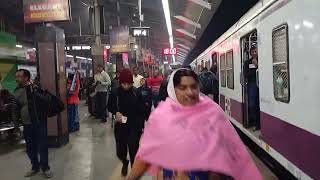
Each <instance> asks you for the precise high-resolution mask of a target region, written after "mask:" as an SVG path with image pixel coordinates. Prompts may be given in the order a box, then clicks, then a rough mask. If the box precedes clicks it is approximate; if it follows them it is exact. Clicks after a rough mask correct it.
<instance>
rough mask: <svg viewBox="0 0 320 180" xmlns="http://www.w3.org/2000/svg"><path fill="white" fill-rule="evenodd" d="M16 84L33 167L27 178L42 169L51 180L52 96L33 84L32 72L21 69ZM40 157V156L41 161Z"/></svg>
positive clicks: (17, 73)
mask: <svg viewBox="0 0 320 180" xmlns="http://www.w3.org/2000/svg"><path fill="white" fill-rule="evenodd" d="M16 82H17V84H18V87H17V88H16V89H15V91H14V94H15V97H16V99H17V103H18V106H19V110H20V117H21V119H22V122H23V135H24V138H25V141H26V149H27V154H28V157H29V159H30V161H31V165H32V168H31V170H30V171H28V172H27V173H26V174H25V177H31V176H34V175H36V174H37V173H38V172H39V171H40V169H41V170H42V173H43V176H44V177H45V178H51V177H52V172H51V171H50V167H49V163H48V141H47V118H48V115H49V114H50V112H49V111H48V109H49V108H50V105H49V104H50V95H49V94H48V93H46V92H45V91H44V90H42V89H41V88H39V87H37V86H36V85H34V84H32V83H31V81H30V72H29V71H28V70H26V69H20V70H18V71H17V72H16ZM38 155H40V161H39V158H38Z"/></svg>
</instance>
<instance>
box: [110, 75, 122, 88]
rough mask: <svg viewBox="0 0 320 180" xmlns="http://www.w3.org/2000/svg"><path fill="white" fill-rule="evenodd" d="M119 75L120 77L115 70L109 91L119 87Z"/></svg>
mask: <svg viewBox="0 0 320 180" xmlns="http://www.w3.org/2000/svg"><path fill="white" fill-rule="evenodd" d="M119 77H120V72H119V71H117V72H116V76H115V77H114V78H113V79H112V81H111V92H114V91H116V90H117V89H118V88H119V86H120V83H119Z"/></svg>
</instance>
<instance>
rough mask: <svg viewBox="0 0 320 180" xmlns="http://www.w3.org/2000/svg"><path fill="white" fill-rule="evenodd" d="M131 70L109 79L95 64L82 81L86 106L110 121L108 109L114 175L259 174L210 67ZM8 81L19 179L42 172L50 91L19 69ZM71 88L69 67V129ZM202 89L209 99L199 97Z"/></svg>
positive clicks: (75, 90)
mask: <svg viewBox="0 0 320 180" xmlns="http://www.w3.org/2000/svg"><path fill="white" fill-rule="evenodd" d="M138 72H139V71H138V68H137V67H134V68H132V70H130V69H124V70H122V71H121V72H117V73H116V75H115V77H114V78H112V79H111V78H110V76H109V75H108V73H107V72H105V70H104V67H103V66H102V65H98V66H97V73H96V75H95V76H94V78H92V79H89V80H88V81H87V82H86V85H85V88H86V95H87V96H88V99H87V103H88V107H89V112H90V113H91V114H92V115H94V116H95V117H96V119H99V120H101V122H102V123H105V122H107V119H111V118H108V115H109V113H110V114H112V117H114V119H115V126H114V135H115V141H116V147H115V148H116V156H117V157H118V158H119V160H120V161H121V162H122V170H121V175H122V176H124V177H126V178H127V179H128V180H137V179H140V178H141V177H142V176H143V175H144V173H145V172H147V171H149V173H150V174H152V175H154V176H155V177H157V179H179V178H180V179H200V180H213V179H240V180H244V179H256V180H259V179H262V178H261V175H260V173H259V171H258V169H257V168H256V166H255V164H254V162H253V161H252V159H251V158H250V155H249V154H248V152H247V150H246V148H245V146H244V145H243V143H242V142H241V140H240V138H239V137H238V135H237V133H236V131H235V130H234V129H233V127H232V125H231V123H230V122H229V121H228V120H227V118H226V116H225V115H224V112H223V111H222V109H221V108H220V107H219V105H218V101H219V78H218V73H217V67H216V66H213V67H212V68H211V69H210V70H208V69H206V68H204V69H203V70H202V72H201V73H200V75H197V74H196V73H195V72H194V71H192V70H191V68H190V67H186V68H181V69H177V70H175V71H173V72H171V71H169V72H167V73H166V75H165V76H161V75H160V73H159V71H158V70H155V71H154V74H152V75H151V76H150V75H149V74H148V73H146V72H145V73H144V74H143V76H142V75H139V73H138ZM16 81H17V85H18V86H17V88H16V90H15V91H14V93H13V94H10V93H9V92H8V91H7V90H1V93H0V97H1V98H0V112H4V111H8V110H9V111H10V113H9V114H7V115H8V117H10V118H11V119H10V120H12V121H18V120H19V119H21V121H22V122H21V123H22V125H23V131H24V132H23V134H24V138H25V140H26V149H27V155H28V157H29V159H30V161H31V165H32V166H31V170H30V171H28V172H27V173H26V174H25V177H31V176H33V175H35V174H37V173H38V172H39V171H40V170H42V172H43V175H44V177H46V178H50V177H52V175H53V174H52V172H51V171H50V167H49V162H48V143H47V118H48V116H49V114H52V112H48V111H50V108H49V104H50V103H52V101H51V98H52V95H51V94H50V93H48V92H46V91H45V90H43V89H41V87H40V86H39V85H38V84H35V83H32V82H31V80H30V72H29V71H27V70H24V69H20V70H18V71H17V73H16ZM79 90H80V75H79V73H78V72H77V71H75V73H73V74H69V75H68V80H67V109H68V122H69V132H75V131H79V130H80V116H79V111H78V104H79V102H80V100H79ZM203 94H204V95H203ZM210 94H211V95H212V97H211V98H209V97H208V96H205V95H210ZM215 102H216V103H215ZM152 109H154V110H152ZM56 113H57V112H56ZM128 154H129V159H127V157H128ZM38 156H39V157H40V160H39V159H38ZM129 163H130V166H131V171H130V173H129V171H128V168H129V167H128V166H129Z"/></svg>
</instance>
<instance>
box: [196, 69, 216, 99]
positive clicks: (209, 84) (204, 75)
mask: <svg viewBox="0 0 320 180" xmlns="http://www.w3.org/2000/svg"><path fill="white" fill-rule="evenodd" d="M199 81H200V91H201V92H202V93H203V94H205V95H209V94H213V89H214V83H215V81H216V76H215V74H213V73H212V72H211V71H208V68H206V67H205V68H203V69H202V71H201V74H200V75H199Z"/></svg>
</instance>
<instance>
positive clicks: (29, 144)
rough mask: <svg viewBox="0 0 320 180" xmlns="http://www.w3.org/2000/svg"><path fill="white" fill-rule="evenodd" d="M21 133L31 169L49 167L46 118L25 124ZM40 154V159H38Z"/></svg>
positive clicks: (44, 169) (46, 168) (45, 168)
mask: <svg viewBox="0 0 320 180" xmlns="http://www.w3.org/2000/svg"><path fill="white" fill-rule="evenodd" d="M23 135H24V138H25V141H26V148H27V154H28V157H29V159H30V161H31V165H32V169H33V170H39V169H40V168H41V170H42V171H46V170H48V169H50V167H49V163H48V161H49V160H48V140H47V136H48V135H47V120H46V119H45V120H41V121H39V122H33V123H32V124H25V125H24V126H23ZM38 155H40V161H39V159H38Z"/></svg>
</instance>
